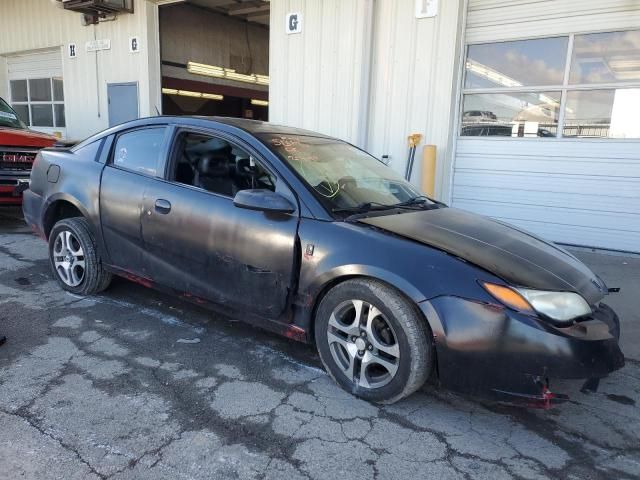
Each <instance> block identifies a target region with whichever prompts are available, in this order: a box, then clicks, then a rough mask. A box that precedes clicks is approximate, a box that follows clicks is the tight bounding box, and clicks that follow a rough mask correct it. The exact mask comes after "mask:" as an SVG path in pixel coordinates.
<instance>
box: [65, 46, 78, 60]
mask: <svg viewBox="0 0 640 480" xmlns="http://www.w3.org/2000/svg"><path fill="white" fill-rule="evenodd" d="M67 53H68V54H69V58H76V57H77V56H78V47H77V46H76V44H75V43H70V44H69V45H68V46H67Z"/></svg>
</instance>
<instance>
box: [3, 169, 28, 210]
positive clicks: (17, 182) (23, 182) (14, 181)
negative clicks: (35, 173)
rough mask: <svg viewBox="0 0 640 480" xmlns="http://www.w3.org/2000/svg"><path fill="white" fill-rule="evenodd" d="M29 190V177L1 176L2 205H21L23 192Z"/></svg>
mask: <svg viewBox="0 0 640 480" xmlns="http://www.w3.org/2000/svg"><path fill="white" fill-rule="evenodd" d="M27 188H29V175H26V176H25V175H11V174H0V205H21V204H22V192H23V191H24V190H26V189H27Z"/></svg>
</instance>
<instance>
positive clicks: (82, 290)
mask: <svg viewBox="0 0 640 480" xmlns="http://www.w3.org/2000/svg"><path fill="white" fill-rule="evenodd" d="M65 231H68V232H71V234H73V236H74V237H75V239H77V241H78V243H79V244H80V246H81V247H82V250H83V253H84V262H85V268H84V276H83V278H82V281H81V282H80V284H78V285H77V286H72V285H68V284H67V283H65V281H64V280H63V279H62V277H61V274H60V273H58V271H57V269H56V267H55V263H54V253H53V252H54V245H55V242H56V239H57V238H58V236H59V235H60V233H61V232H65ZM49 263H50V265H51V270H52V271H53V274H54V276H55V277H56V280H57V281H58V283H59V284H60V286H61V287H62V288H63V289H65V290H67V291H68V292H71V293H75V294H76V295H93V294H95V293H99V292H102V291H103V290H106V289H107V288H108V287H109V284H110V283H111V279H112V275H111V273H109V272H107V271H106V270H105V269H104V268H103V266H102V259H101V258H100V255H99V254H98V249H97V247H96V242H95V239H94V238H93V234H92V233H91V230H90V229H89V224H88V223H87V221H86V220H85V219H84V218H82V217H74V218H65V219H63V220H60V221H59V222H57V223H56V224H55V225H54V226H53V229H52V230H51V233H50V234H49Z"/></svg>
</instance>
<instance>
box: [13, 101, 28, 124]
mask: <svg viewBox="0 0 640 480" xmlns="http://www.w3.org/2000/svg"><path fill="white" fill-rule="evenodd" d="M11 107H12V108H13V109H14V110H15V111H16V113H17V114H18V118H19V119H20V120H22V121H23V122H24V123H25V124H27V125H29V123H30V122H29V120H31V117H30V116H29V105H16V104H13V105H11Z"/></svg>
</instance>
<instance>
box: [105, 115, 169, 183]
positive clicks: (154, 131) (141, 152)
mask: <svg viewBox="0 0 640 480" xmlns="http://www.w3.org/2000/svg"><path fill="white" fill-rule="evenodd" d="M165 132H166V128H164V127H159V128H145V129H143V130H134V131H131V132H127V133H124V134H122V135H120V136H119V137H118V139H117V140H116V146H115V148H114V153H113V164H114V165H115V166H118V167H122V168H126V169H127V170H131V171H134V172H138V173H144V174H145V175H155V174H156V168H157V163H158V159H159V158H160V154H161V152H162V143H163V140H164V135H165Z"/></svg>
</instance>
